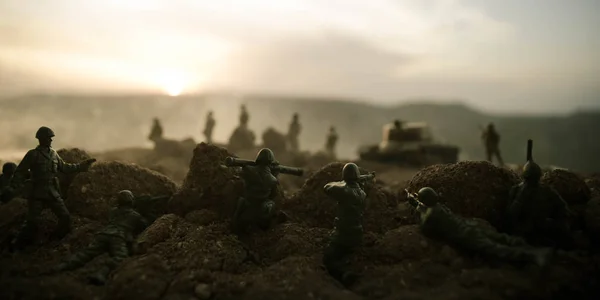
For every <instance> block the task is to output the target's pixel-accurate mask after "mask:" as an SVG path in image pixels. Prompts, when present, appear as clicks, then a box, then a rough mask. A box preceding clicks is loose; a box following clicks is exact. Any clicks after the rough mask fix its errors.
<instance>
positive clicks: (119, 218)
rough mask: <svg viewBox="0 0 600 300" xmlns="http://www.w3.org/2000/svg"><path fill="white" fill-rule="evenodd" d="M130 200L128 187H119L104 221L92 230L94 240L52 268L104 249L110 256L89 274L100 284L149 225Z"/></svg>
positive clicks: (69, 266)
mask: <svg viewBox="0 0 600 300" xmlns="http://www.w3.org/2000/svg"><path fill="white" fill-rule="evenodd" d="M133 202H134V196H133V193H131V191H128V190H123V191H120V192H119V193H118V194H117V207H116V208H114V209H113V210H112V211H111V212H110V215H109V220H108V225H106V226H105V227H104V228H102V229H101V230H100V232H98V233H97V234H96V236H95V237H94V241H93V242H92V243H91V244H90V245H89V246H88V247H87V248H85V249H84V250H82V251H81V252H78V253H75V254H74V255H72V256H71V257H70V258H68V259H67V260H66V261H65V262H63V263H61V264H59V265H58V266H56V267H55V268H54V269H53V271H54V272H63V271H71V270H75V269H77V268H80V267H82V266H84V265H85V264H86V263H88V262H89V261H91V260H92V259H94V258H95V257H97V256H99V255H101V254H103V253H106V252H108V254H109V255H110V258H109V259H108V260H107V261H106V263H105V264H104V266H103V267H102V268H101V269H100V270H98V272H96V273H95V274H93V275H92V276H90V278H89V279H90V281H91V282H92V283H94V284H104V283H105V282H106V279H107V277H108V275H109V273H110V271H112V270H113V269H114V268H115V267H117V266H118V265H119V263H120V262H121V261H123V260H124V259H125V258H127V257H128V256H129V255H130V254H131V249H132V245H133V241H134V240H135V237H136V236H137V235H138V234H139V233H141V232H142V231H143V230H144V229H145V228H146V227H147V226H148V225H149V224H148V223H147V221H146V219H144V217H142V216H141V215H140V214H139V213H138V212H137V211H135V210H134V209H133V205H134V204H133Z"/></svg>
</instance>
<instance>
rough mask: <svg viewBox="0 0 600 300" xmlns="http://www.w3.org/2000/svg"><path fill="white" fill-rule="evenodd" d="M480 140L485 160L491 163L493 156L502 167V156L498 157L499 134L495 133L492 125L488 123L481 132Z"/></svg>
mask: <svg viewBox="0 0 600 300" xmlns="http://www.w3.org/2000/svg"><path fill="white" fill-rule="evenodd" d="M481 139H482V140H483V144H484V146H485V153H486V157H487V160H488V161H489V162H492V158H493V157H494V156H495V157H496V159H498V163H499V164H500V165H501V166H503V165H504V160H502V155H500V134H498V132H497V131H496V128H495V127H494V124H493V123H489V124H488V126H487V128H486V129H485V130H483V132H482V134H481Z"/></svg>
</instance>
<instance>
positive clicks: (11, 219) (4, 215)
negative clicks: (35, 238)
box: [0, 198, 27, 248]
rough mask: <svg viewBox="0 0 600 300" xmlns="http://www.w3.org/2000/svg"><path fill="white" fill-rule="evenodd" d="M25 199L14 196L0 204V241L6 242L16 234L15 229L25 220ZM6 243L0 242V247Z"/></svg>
mask: <svg viewBox="0 0 600 300" xmlns="http://www.w3.org/2000/svg"><path fill="white" fill-rule="evenodd" d="M26 213H27V200H25V199H21V198H15V199H13V200H11V201H10V202H8V203H6V204H0V243H8V242H9V238H10V237H11V236H12V235H14V234H16V229H17V228H19V226H20V225H21V224H22V223H23V221H24V220H25V214H26ZM6 245H7V244H0V248H2V247H4V246H6Z"/></svg>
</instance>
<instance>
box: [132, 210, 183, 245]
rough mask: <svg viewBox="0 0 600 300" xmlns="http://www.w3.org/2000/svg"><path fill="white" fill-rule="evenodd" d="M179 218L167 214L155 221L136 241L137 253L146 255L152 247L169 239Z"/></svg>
mask: <svg viewBox="0 0 600 300" xmlns="http://www.w3.org/2000/svg"><path fill="white" fill-rule="evenodd" d="M180 220H181V218H180V217H178V216H176V215H173V214H168V215H163V216H162V217H160V218H158V219H156V221H154V222H153V223H152V225H150V226H149V227H148V228H146V230H144V232H142V233H141V234H140V236H139V237H138V239H137V247H136V248H137V249H136V250H137V252H138V253H146V252H147V251H148V249H150V248H152V247H153V246H154V245H156V244H158V243H161V242H164V241H166V240H167V239H169V238H170V237H171V233H172V232H174V228H175V227H176V226H177V224H178V223H179V221H180Z"/></svg>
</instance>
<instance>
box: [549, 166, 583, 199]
mask: <svg viewBox="0 0 600 300" xmlns="http://www.w3.org/2000/svg"><path fill="white" fill-rule="evenodd" d="M541 182H542V183H543V184H546V185H548V186H550V187H552V188H553V189H554V190H556V191H557V192H558V194H559V195H560V196H561V197H562V198H563V199H564V200H565V201H566V202H567V204H569V205H575V204H584V203H586V202H588V201H589V200H590V194H591V193H590V189H589V187H588V186H587V185H586V184H585V181H584V180H583V178H581V177H580V176H579V175H577V174H575V173H573V172H569V171H567V170H561V169H556V170H552V171H549V172H546V173H545V174H544V176H542V180H541Z"/></svg>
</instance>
